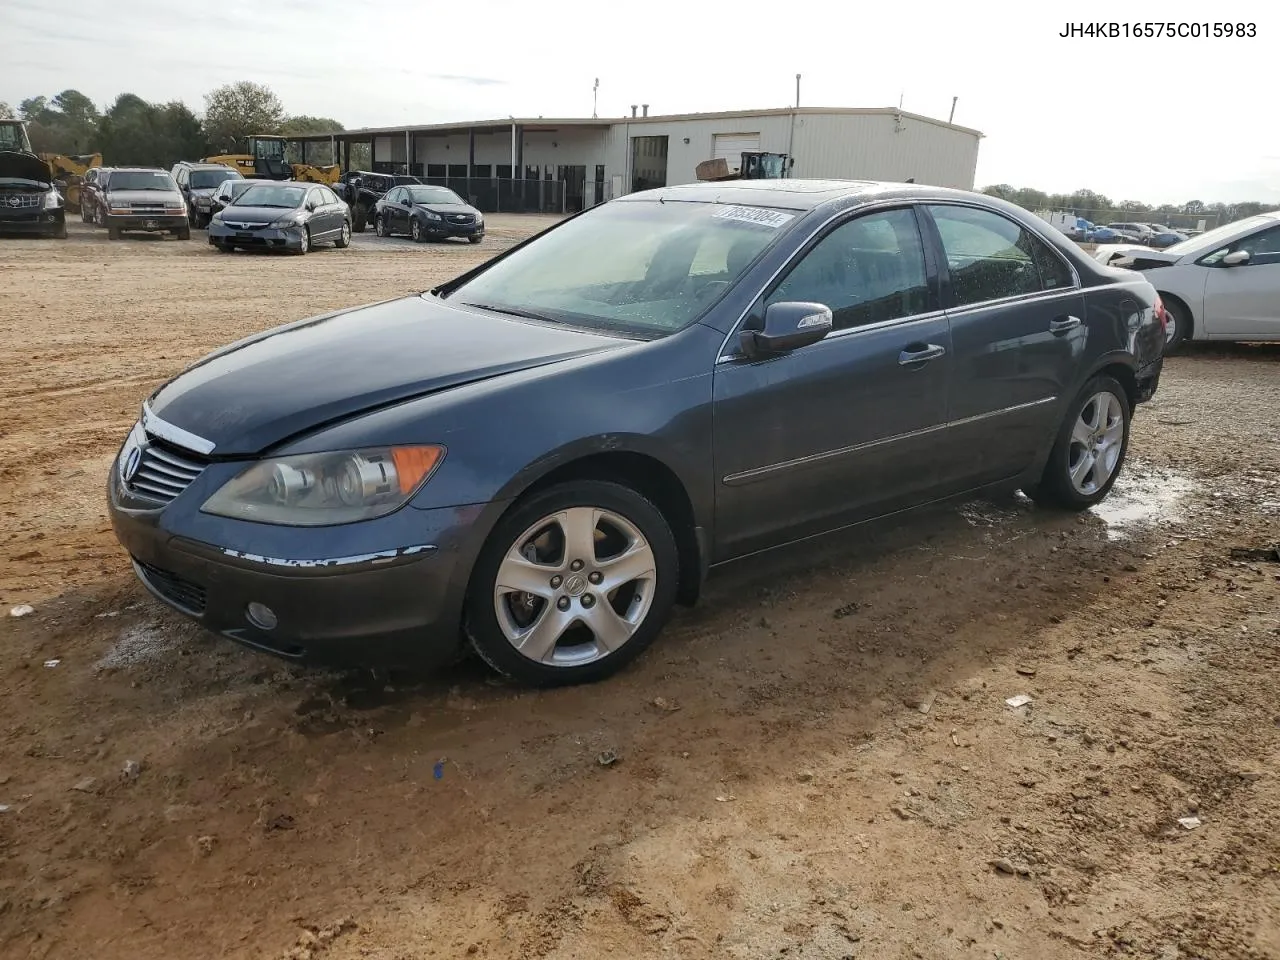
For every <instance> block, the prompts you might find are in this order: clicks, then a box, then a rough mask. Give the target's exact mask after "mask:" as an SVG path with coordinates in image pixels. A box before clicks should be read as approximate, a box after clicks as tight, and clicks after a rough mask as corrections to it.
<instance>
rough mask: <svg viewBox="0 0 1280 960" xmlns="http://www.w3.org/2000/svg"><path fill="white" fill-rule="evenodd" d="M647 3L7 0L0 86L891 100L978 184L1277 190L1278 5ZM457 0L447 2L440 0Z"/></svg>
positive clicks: (531, 107)
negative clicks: (977, 138) (1173, 30)
mask: <svg viewBox="0 0 1280 960" xmlns="http://www.w3.org/2000/svg"><path fill="white" fill-rule="evenodd" d="M760 6H761V9H770V10H774V11H778V12H774V13H768V14H760V15H752V14H749V13H746V12H744V10H745V9H747V8H748V5H745V4H743V3H691V2H688V0H681V2H678V3H677V2H671V0H648V2H647V3H643V4H619V5H613V4H594V5H591V4H581V5H577V6H576V9H575V7H573V6H565V5H561V4H554V5H546V4H541V5H539V4H529V3H520V4H516V3H510V2H507V0H486V2H484V3H479V4H476V5H475V6H468V5H466V4H461V5H455V6H452V7H451V8H445V7H444V6H442V5H436V4H427V3H424V2H421V0H200V2H195V3H175V2H173V0H111V2H110V3H108V4H105V5H101V4H99V5H90V6H87V7H86V6H83V5H81V6H77V7H71V8H66V9H68V10H75V11H76V12H75V14H74V15H64V14H62V13H55V12H54V10H55V7H54V5H52V4H49V3H48V2H47V0H0V64H3V69H2V70H0V100H7V101H9V102H11V103H13V104H14V105H15V106H16V105H17V103H18V101H20V100H22V99H23V98H25V97H29V96H33V95H39V94H43V95H46V96H52V95H53V94H56V93H57V92H59V91H60V90H62V89H65V88H67V87H75V88H77V89H79V90H81V91H82V92H84V93H86V94H88V95H89V96H90V97H92V98H93V99H94V100H95V101H97V102H98V103H99V104H100V105H102V106H105V105H106V104H107V103H109V102H110V101H111V100H112V99H113V98H114V97H115V95H116V94H118V93H120V92H122V91H130V92H133V93H136V94H138V95H140V96H142V97H143V98H145V99H147V100H170V99H181V100H184V101H186V103H187V104H188V105H189V106H190V107H191V108H192V109H193V110H196V111H197V112H201V111H202V110H203V106H204V99H203V95H204V93H205V92H207V91H208V90H210V89H212V88H213V87H216V86H218V85H220V84H223V83H227V82H231V81H235V80H242V79H248V80H254V81H257V82H259V83H264V84H267V85H269V86H270V87H272V88H273V89H274V90H275V91H276V93H277V94H279V96H280V98H281V100H282V101H283V102H284V105H285V108H286V109H287V110H288V111H289V112H290V113H300V114H313V115H322V116H331V117H334V118H335V119H337V120H338V121H340V122H341V123H343V124H344V125H345V126H348V127H357V126H373V125H381V124H394V123H432V122H446V121H453V120H467V119H487V118H494V117H506V116H510V115H512V114H514V115H517V116H547V117H550V116H590V114H591V107H592V99H591V86H592V81H593V80H594V79H595V78H596V77H599V79H600V108H599V109H600V114H601V116H622V115H623V114H625V113H628V112H629V111H630V105H631V104H633V103H648V104H650V112H651V113H654V114H657V113H685V112H694V111H702V110H731V109H748V108H758V107H783V106H789V105H790V104H791V103H792V102H793V98H794V94H795V74H796V73H801V74H803V80H802V86H801V103H802V105H803V106H831V107H881V106H895V105H897V103H898V99H899V97H900V96H901V97H902V98H903V100H902V103H903V107H904V108H905V109H907V110H910V111H913V112H916V113H923V114H926V115H929V116H935V117H941V118H943V119H945V118H946V116H947V113H948V112H949V110H950V108H951V98H952V97H953V96H958V97H959V98H960V99H959V104H958V106H957V108H956V114H955V122H956V123H960V124H964V125H965V126H970V127H975V128H977V129H979V130H981V131H982V132H983V133H984V134H985V135H986V138H985V139H984V140H983V141H982V144H981V146H980V148H979V154H978V156H979V159H978V186H985V185H987V184H991V183H1000V182H1005V183H1012V184H1014V185H1017V186H1035V187H1040V188H1042V189H1045V190H1049V191H1070V190H1073V189H1076V188H1078V187H1090V188H1092V189H1095V190H1098V191H1101V192H1102V193H1105V194H1107V195H1109V196H1110V197H1112V199H1114V200H1124V199H1134V200H1144V201H1147V202H1153V203H1159V202H1173V203H1182V202H1185V201H1187V200H1192V199H1199V200H1204V201H1206V202H1213V201H1218V200H1221V201H1226V202H1231V201H1236V200H1267V201H1272V202H1277V203H1280V124H1277V122H1276V114H1275V110H1274V102H1275V101H1274V96H1275V90H1276V83H1275V76H1276V72H1275V59H1274V58H1275V56H1276V53H1277V50H1278V49H1280V47H1278V46H1277V32H1280V12H1277V13H1268V12H1266V11H1267V10H1268V9H1269V8H1270V9H1275V10H1278V11H1280V6H1276V5H1275V4H1274V3H1271V2H1268V3H1264V2H1261V0H1236V2H1233V3H1229V4H1228V3H1204V2H1200V3H1190V2H1185V0H1159V2H1152V0H1124V2H1108V3H1099V2H1086V3H1074V4H1052V5H1046V7H1048V8H1049V9H1046V7H1041V6H1039V5H1034V4H1028V3H1025V2H1023V3H1006V2H989V3H972V2H971V3H941V2H939V3H936V4H934V3H922V2H918V0H896V2H892V3H885V4H875V5H868V4H858V5H852V4H848V3H837V2H835V0H829V2H828V3H825V4H824V3H820V2H814V0H791V2H789V3H786V4H777V3H769V4H767V5H766V4H764V3H761V5H760ZM454 11H457V12H454ZM1227 16H1230V18H1231V20H1232V21H1233V22H1254V23H1256V24H1257V36H1256V37H1255V38H1253V39H1212V38H1210V39H1199V40H1193V39H1175V40H1163V39H1129V40H1125V39H1116V40H1110V39H1104V40H1099V39H1090V38H1077V39H1064V38H1061V37H1059V36H1058V34H1059V33H1060V32H1061V31H1062V30H1063V28H1064V25H1065V24H1066V22H1067V20H1068V18H1070V19H1071V20H1072V21H1090V20H1117V19H1127V20H1129V21H1131V22H1132V21H1137V20H1147V19H1150V20H1156V19H1159V20H1164V21H1174V22H1180V21H1198V22H1203V21H1204V20H1205V19H1206V18H1207V19H1209V20H1210V21H1212V20H1213V19H1214V18H1215V17H1227Z"/></svg>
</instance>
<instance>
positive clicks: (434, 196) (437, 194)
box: [409, 187, 462, 203]
mask: <svg viewBox="0 0 1280 960" xmlns="http://www.w3.org/2000/svg"><path fill="white" fill-rule="evenodd" d="M409 196H410V197H412V198H413V202H414V203H462V198H461V197H460V196H458V195H457V194H456V193H454V192H453V191H452V190H450V189H449V188H448V187H410V188H409Z"/></svg>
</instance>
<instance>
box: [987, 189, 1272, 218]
mask: <svg viewBox="0 0 1280 960" xmlns="http://www.w3.org/2000/svg"><path fill="white" fill-rule="evenodd" d="M982 192H983V193H985V194H987V195H988V196H991V197H999V198H1000V199H1001V200H1008V201H1009V202H1010V203H1016V204H1017V205H1018V206H1020V207H1023V208H1025V209H1027V210H1030V211H1032V212H1033V213H1035V212H1038V211H1041V210H1062V211H1072V212H1075V213H1078V214H1079V215H1080V216H1084V217H1085V218H1086V219H1088V220H1092V221H1093V222H1095V223H1106V222H1111V223H1115V222H1117V221H1122V220H1141V221H1142V222H1144V223H1145V222H1152V223H1167V222H1169V221H1172V220H1175V219H1177V218H1180V217H1181V218H1184V219H1185V218H1186V217H1199V218H1202V219H1205V220H1208V221H1209V222H1210V223H1211V224H1218V225H1221V224H1224V223H1231V222H1233V221H1235V220H1243V219H1245V218H1246V217H1252V216H1256V215H1257V214H1259V213H1267V212H1269V211H1271V210H1280V206H1277V205H1276V204H1267V203H1261V202H1257V201H1252V200H1251V201H1248V202H1246V203H1204V202H1203V201H1201V200H1188V201H1187V202H1186V203H1162V204H1158V205H1156V206H1152V205H1151V204H1148V203H1143V202H1142V201H1141V200H1121V201H1119V202H1118V203H1117V202H1114V201H1112V199H1111V198H1110V197H1108V196H1106V195H1104V194H1101V193H1095V192H1094V191H1093V190H1077V191H1075V192H1074V193H1045V192H1044V191H1043V190H1036V189H1035V188H1033V187H1012V186H1010V185H1009V184H1007V183H998V184H995V185H994V186H990V187H984V188H983V190H982Z"/></svg>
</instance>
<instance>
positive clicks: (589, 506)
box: [108, 180, 1165, 684]
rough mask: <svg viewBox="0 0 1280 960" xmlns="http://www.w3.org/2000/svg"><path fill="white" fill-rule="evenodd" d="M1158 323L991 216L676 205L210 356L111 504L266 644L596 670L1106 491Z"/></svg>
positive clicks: (632, 204) (649, 198)
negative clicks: (714, 591) (739, 578)
mask: <svg viewBox="0 0 1280 960" xmlns="http://www.w3.org/2000/svg"><path fill="white" fill-rule="evenodd" d="M255 189H256V188H255ZM232 209H235V208H234V207H233V208H232ZM1164 317H1165V315H1164V310H1163V307H1162V305H1161V304H1160V301H1159V299H1158V298H1157V296H1156V293H1155V291H1154V290H1153V288H1152V287H1151V285H1150V284H1149V283H1148V282H1147V281H1146V280H1145V279H1143V277H1142V275H1141V274H1138V273H1135V272H1133V271H1127V270H1119V269H1114V268H1110V267H1106V266H1102V265H1100V264H1098V263H1096V262H1094V261H1092V260H1090V259H1089V258H1088V257H1086V256H1084V255H1083V254H1082V253H1081V252H1080V251H1079V250H1078V248H1077V247H1076V246H1075V245H1074V244H1072V243H1071V242H1070V241H1068V240H1066V239H1065V238H1064V237H1062V236H1061V235H1059V234H1058V233H1056V232H1055V231H1052V230H1048V229H1047V228H1046V227H1045V226H1044V224H1043V222H1042V221H1040V220H1039V219H1037V218H1036V217H1034V216H1031V215H1029V214H1027V213H1025V212H1024V211H1022V210H1020V209H1019V208H1017V207H1014V206H1012V205H1010V204H1007V203H1004V202H1002V201H999V200H995V199H993V198H991V197H985V196H980V195H976V194H972V193H966V192H960V191H954V190H944V189H935V188H929V187H924V186H918V185H903V184H880V183H863V182H830V181H804V180H783V181H754V182H749V181H748V182H738V183H728V184H724V183H721V184H702V185H689V186H680V187H669V188H663V189H660V190H654V191H648V192H644V193H637V194H632V195H630V196H626V197H622V198H620V199H617V200H614V201H611V202H609V203H606V204H603V205H601V206H598V207H595V208H592V209H590V210H588V211H586V212H585V213H582V214H579V215H577V216H575V217H571V218H569V219H568V220H565V221H563V222H562V223H560V224H558V225H557V226H555V227H553V228H551V229H550V230H547V231H545V232H544V233H542V234H540V235H538V236H537V237H534V238H533V239H531V240H529V241H526V242H525V243H523V244H520V245H518V246H516V247H514V248H512V249H511V250H509V251H506V252H504V253H502V254H501V255H499V256H497V257H495V258H494V259H493V260H490V261H489V262H488V263H486V264H483V265H481V266H479V267H477V268H475V269H474V270H472V271H470V272H469V273H467V274H464V275H463V276H461V277H459V278H457V279H455V280H453V281H450V282H449V283H446V284H444V285H443V286H440V287H438V288H436V289H434V290H432V291H430V292H427V293H423V294H421V295H419V296H411V297H405V298H401V299H396V300H391V301H388V302H384V303H381V304H376V305H373V306H368V307H360V308H352V309H347V310H342V311H338V312H336V313H332V314H327V315H325V316H321V317H316V318H313V319H310V320H303V321H299V322H296V323H292V324H289V325H286V326H283V327H279V328H277V329H274V330H269V331H266V332H264V333H261V334H258V335H255V336H252V337H249V338H248V339H245V340H242V341H240V342H238V343H234V344H231V345H230V346H228V347H225V348H223V349H222V350H220V351H218V352H216V353H214V354H212V355H210V356H208V357H206V358H205V359H203V360H201V361H199V362H198V363H197V364H195V365H194V366H193V367H191V368H190V369H188V370H187V371H185V372H184V373H182V374H180V375H179V376H177V377H176V378H175V379H173V380H171V381H170V382H169V383H167V384H165V385H164V386H162V387H161V388H159V389H158V390H157V391H156V392H155V393H153V394H152V395H151V396H150V397H149V398H148V400H147V401H146V402H145V404H144V405H143V409H142V416H141V418H140V420H139V421H138V423H137V424H136V425H135V426H134V428H133V430H132V431H131V432H130V434H129V436H128V438H127V439H126V440H125V443H124V445H123V446H122V447H121V449H120V452H119V455H118V456H117V458H116V460H115V462H114V464H113V466H112V469H111V473H110V478H109V481H108V488H109V501H110V513H111V517H112V522H113V524H114V526H115V530H116V533H117V536H118V537H119V539H120V542H121V543H122V544H123V545H124V546H125V548H126V549H127V551H128V553H129V554H130V556H131V557H132V562H133V565H134V569H135V571H136V572H137V574H138V576H139V577H140V578H141V580H142V582H143V583H144V584H145V585H146V586H147V588H148V589H150V590H151V591H152V592H153V593H154V594H155V595H156V596H158V597H160V598H161V599H162V600H164V601H165V602H167V603H168V604H170V605H172V606H173V607H175V608H176V609H178V610H181V611H183V612H184V613H186V614H187V615H189V616H190V617H192V618H194V619H196V620H198V621H199V622H201V623H203V624H204V625H205V626H206V627H208V628H209V629H211V630H214V631H217V632H219V633H221V634H223V635H224V636H227V637H229V638H231V639H233V640H236V641H239V642H241V643H244V644H248V645H250V646H253V647H256V648H258V649H261V650H266V651H270V652H273V653H275V654H278V655H281V656H284V657H289V658H294V659H319V660H327V661H334V660H342V661H346V662H356V663H389V662H391V663H395V662H405V661H414V662H417V663H422V662H440V661H442V660H445V659H448V658H451V657H453V656H454V655H455V654H456V653H457V651H458V649H459V645H460V644H462V643H466V644H470V646H471V647H473V648H474V649H475V651H477V652H478V653H479V654H480V656H481V657H483V658H484V659H485V660H486V661H487V662H488V663H489V664H491V665H492V666H493V667H494V668H496V669H497V670H499V671H501V672H502V673H504V674H507V675H509V676H511V677H515V678H517V679H518V680H520V681H522V682H527V683H535V684H554V683H566V682H575V681H583V680H593V679H597V678H600V677H603V676H605V675H607V674H609V673H611V672H613V671H614V670H616V669H618V668H619V667H621V666H622V665H623V664H625V663H627V662H628V661H630V660H631V659H632V658H634V657H635V656H636V655H638V654H639V653H640V652H641V651H642V650H644V649H645V647H647V646H648V645H649V644H650V643H651V642H652V641H653V640H654V638H655V637H656V636H657V634H658V632H659V631H660V630H661V628H662V626H663V624H664V623H665V622H666V620H667V618H668V616H669V615H670V613H671V610H672V605H673V604H675V603H677V602H680V603H691V602H693V601H694V600H695V599H696V598H697V596H698V593H699V589H700V587H701V585H702V582H703V578H704V577H705V576H706V574H707V571H708V569H709V568H711V567H713V566H715V565H717V564H722V563H725V562H727V561H730V560H733V559H734V558H737V557H741V556H743V555H745V554H749V553H753V552H756V551H760V550H765V549H769V548H772V547H777V546H780V545H782V544H785V543H789V542H793V541H795V540H797V539H800V538H804V537H809V536H812V535H814V534H819V533H822V532H825V531H830V530H833V529H837V528H841V527H845V526H848V525H850V524H855V523H859V522H861V521H865V520H868V519H871V518H873V517H879V516H884V515H886V514H890V513H894V512H896V511H899V510H902V509H904V508H908V507H914V506H917V505H920V504H925V503H929V502H934V501H938V500H942V499H944V498H950V497H956V496H969V495H971V494H973V493H974V492H976V491H982V490H988V489H1004V490H1011V489H1014V488H1019V487H1020V488H1021V489H1023V490H1025V491H1026V492H1027V493H1029V494H1030V495H1031V496H1032V497H1033V498H1034V499H1035V500H1036V501H1037V502H1038V503H1040V504H1043V505H1045V506H1046V507H1055V508H1062V509H1067V510H1083V509H1086V508H1088V507H1090V506H1092V505H1093V504H1096V503H1098V502H1099V501H1100V500H1101V499H1102V498H1104V497H1105V496H1106V495H1107V493H1108V491H1110V489H1111V486H1112V484H1113V483H1114V482H1115V480H1116V477H1117V476H1118V475H1119V473H1120V470H1121V467H1122V465H1123V463H1124V457H1125V450H1126V447H1127V444H1128V439H1129V427H1130V419H1131V417H1132V414H1133V410H1134V408H1135V406H1136V405H1137V404H1139V403H1141V402H1143V401H1145V400H1147V399H1149V398H1150V397H1151V396H1152V394H1153V393H1154V392H1155V390H1156V387H1157V383H1158V380H1159V376H1160V369H1161V363H1162V349H1163V344H1164V333H1163V329H1162V328H1163V324H1164ZM464 638H465V639H464Z"/></svg>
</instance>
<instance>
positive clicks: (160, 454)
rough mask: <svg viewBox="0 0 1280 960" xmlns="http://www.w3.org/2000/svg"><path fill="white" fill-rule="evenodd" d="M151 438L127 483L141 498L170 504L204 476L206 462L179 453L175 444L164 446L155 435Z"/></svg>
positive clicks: (131, 490) (130, 489) (132, 491)
mask: <svg viewBox="0 0 1280 960" xmlns="http://www.w3.org/2000/svg"><path fill="white" fill-rule="evenodd" d="M148 440H149V442H148V443H147V445H146V446H144V447H143V448H142V459H141V461H139V463H138V472H137V473H135V474H134V475H133V479H131V480H130V481H129V482H128V483H126V484H125V486H126V487H127V488H128V489H129V491H130V492H131V493H136V494H137V495H138V496H140V497H146V498H147V499H148V500H158V501H160V502H161V503H168V502H169V501H171V500H173V498H174V497H176V496H177V495H178V494H180V493H181V492H182V491H183V490H185V489H187V487H189V486H190V485H191V482H192V481H193V480H195V478H196V477H198V476H200V474H201V472H202V471H203V470H204V468H205V463H204V462H203V461H200V460H196V459H194V458H193V457H192V456H191V455H190V454H186V453H177V452H175V450H174V448H173V447H169V446H161V445H160V444H159V443H158V442H157V441H156V440H155V438H153V437H149V438H148Z"/></svg>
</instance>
